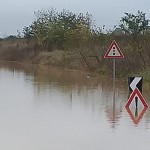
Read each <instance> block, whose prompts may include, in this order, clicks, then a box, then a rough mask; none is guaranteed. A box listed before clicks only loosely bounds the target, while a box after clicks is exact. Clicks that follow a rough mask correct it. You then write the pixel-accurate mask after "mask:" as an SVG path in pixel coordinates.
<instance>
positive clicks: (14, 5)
mask: <svg viewBox="0 0 150 150" xmlns="http://www.w3.org/2000/svg"><path fill="white" fill-rule="evenodd" d="M149 6H150V0H1V2H0V36H8V35H12V34H13V35H14V34H15V35H16V34H17V30H19V31H20V32H22V29H23V27H24V26H29V25H30V24H31V23H32V21H33V20H34V11H37V10H41V9H48V8H50V7H53V8H56V9H57V10H58V11H61V10H62V9H67V10H70V11H72V12H75V13H80V12H82V13H86V12H89V13H90V14H92V16H93V18H94V20H95V23H96V25H98V26H100V27H101V26H103V25H106V28H107V29H112V28H113V26H114V25H119V20H120V19H121V17H122V16H124V12H129V13H136V12H137V11H138V10H140V11H143V12H145V13H146V14H147V15H146V17H147V18H149V19H150V9H149Z"/></svg>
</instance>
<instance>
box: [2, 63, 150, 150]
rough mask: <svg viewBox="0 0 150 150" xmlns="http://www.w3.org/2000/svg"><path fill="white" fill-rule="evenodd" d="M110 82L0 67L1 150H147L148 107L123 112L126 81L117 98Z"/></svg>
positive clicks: (149, 138)
mask: <svg viewBox="0 0 150 150" xmlns="http://www.w3.org/2000/svg"><path fill="white" fill-rule="evenodd" d="M112 83H113V81H112V78H111V77H106V76H99V77H96V76H94V75H91V74H90V77H87V73H83V72H79V71H69V70H62V69H58V68H52V67H46V66H36V65H22V64H15V63H5V62H1V63H0V133H1V134H0V149H1V150H148V149H149V148H150V111H149V108H148V109H147V110H145V109H143V108H142V107H139V108H138V109H135V108H134V107H131V108H130V110H127V109H126V108H125V104H126V102H127V99H128V86H127V80H126V79H123V80H121V79H116V88H115V97H114V92H113V85H112ZM145 89H147V90H144V91H143V96H144V98H145V99H146V101H147V103H149V98H150V94H149V86H148V87H146V88H145ZM149 104H150V103H149Z"/></svg>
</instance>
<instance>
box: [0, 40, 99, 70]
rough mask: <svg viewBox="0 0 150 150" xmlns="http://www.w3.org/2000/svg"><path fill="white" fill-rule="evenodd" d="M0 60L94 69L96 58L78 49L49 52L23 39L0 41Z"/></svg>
mask: <svg viewBox="0 0 150 150" xmlns="http://www.w3.org/2000/svg"><path fill="white" fill-rule="evenodd" d="M0 60H8V61H19V62H28V63H33V64H42V65H54V66H60V67H65V68H71V69H81V70H84V69H85V70H87V69H88V70H95V69H96V67H98V61H97V59H95V58H93V57H87V58H85V57H84V56H83V55H82V54H81V53H79V52H78V51H63V50H54V51H51V52H48V51H45V50H44V49H42V48H40V47H38V46H37V44H36V43H34V42H32V41H31V42H27V41H25V40H20V39H19V40H15V41H13V40H12V41H2V42H0Z"/></svg>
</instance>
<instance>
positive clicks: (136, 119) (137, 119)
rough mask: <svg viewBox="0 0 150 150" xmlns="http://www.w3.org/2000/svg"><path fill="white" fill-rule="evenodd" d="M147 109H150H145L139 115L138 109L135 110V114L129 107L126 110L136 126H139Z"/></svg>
mask: <svg viewBox="0 0 150 150" xmlns="http://www.w3.org/2000/svg"><path fill="white" fill-rule="evenodd" d="M147 109H148V108H147V107H144V108H143V109H142V111H141V112H140V114H138V108H135V113H133V112H132V111H131V109H130V108H129V107H127V108H126V110H127V112H128V114H129V116H130V117H131V119H132V121H133V122H134V124H138V123H139V122H140V120H141V119H142V118H143V116H144V114H145V112H146V110H147Z"/></svg>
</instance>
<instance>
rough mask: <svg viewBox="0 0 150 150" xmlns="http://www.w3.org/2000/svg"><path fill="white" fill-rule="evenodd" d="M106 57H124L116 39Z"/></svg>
mask: <svg viewBox="0 0 150 150" xmlns="http://www.w3.org/2000/svg"><path fill="white" fill-rule="evenodd" d="M104 58H124V55H123V53H122V52H121V50H120V48H119V46H118V44H117V43H116V41H113V42H112V43H111V45H110V47H109V48H108V50H107V52H106V54H105V56H104Z"/></svg>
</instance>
